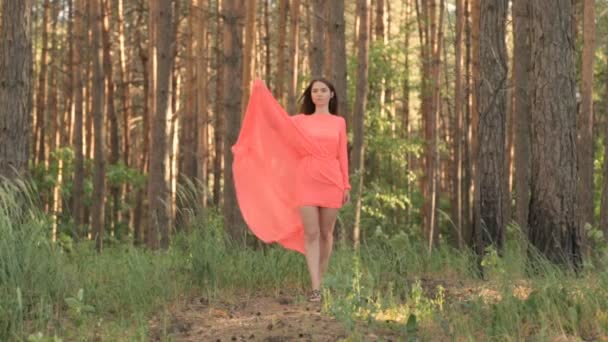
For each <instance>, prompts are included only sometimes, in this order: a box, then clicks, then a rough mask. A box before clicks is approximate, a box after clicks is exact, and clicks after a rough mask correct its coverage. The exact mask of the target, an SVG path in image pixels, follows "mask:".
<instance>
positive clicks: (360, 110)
mask: <svg viewBox="0 0 608 342" xmlns="http://www.w3.org/2000/svg"><path fill="white" fill-rule="evenodd" d="M357 15H358V17H359V24H360V26H359V36H358V37H357V40H358V41H359V49H358V51H357V61H358V62H357V88H356V93H357V95H356V97H355V105H354V108H353V118H354V119H353V126H354V135H353V149H352V151H351V158H350V160H351V164H352V165H353V169H354V170H353V173H355V174H358V176H359V177H362V176H363V174H362V170H363V148H364V133H365V132H364V118H365V107H366V104H367V92H368V87H367V82H368V59H369V33H370V2H369V0H358V1H357ZM362 186H363V182H361V181H359V190H358V191H357V193H358V194H361V187H362ZM357 201H359V199H357ZM357 207H358V208H359V209H360V206H359V205H358V206H357ZM356 215H359V214H358V213H356ZM359 231H360V228H359V225H358V224H355V227H354V231H353V240H354V241H353V242H354V244H355V247H356V246H358V245H359V243H360V241H359Z"/></svg>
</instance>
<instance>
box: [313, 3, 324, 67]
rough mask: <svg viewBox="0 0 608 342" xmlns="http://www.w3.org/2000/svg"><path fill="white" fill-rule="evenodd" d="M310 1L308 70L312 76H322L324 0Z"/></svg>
mask: <svg viewBox="0 0 608 342" xmlns="http://www.w3.org/2000/svg"><path fill="white" fill-rule="evenodd" d="M311 1H312V13H311V15H312V16H313V17H312V46H311V55H310V57H311V58H310V71H311V75H312V77H321V76H323V67H324V65H323V64H324V63H323V62H324V60H325V59H324V52H325V44H324V39H325V37H324V33H325V15H324V14H325V10H324V0H311Z"/></svg>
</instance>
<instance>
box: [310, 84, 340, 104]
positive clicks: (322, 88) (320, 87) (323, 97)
mask: <svg viewBox="0 0 608 342" xmlns="http://www.w3.org/2000/svg"><path fill="white" fill-rule="evenodd" d="M310 96H311V97H312V102H313V103H314V104H315V106H317V107H318V106H327V105H328V104H329V100H330V99H331V98H332V96H334V94H333V93H332V92H331V90H330V89H329V87H328V86H327V84H325V83H323V82H320V81H317V82H315V83H313V84H312V88H311V89H310Z"/></svg>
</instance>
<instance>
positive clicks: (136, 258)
mask: <svg viewBox="0 0 608 342" xmlns="http://www.w3.org/2000/svg"><path fill="white" fill-rule="evenodd" d="M34 194H35V189H32V188H31V187H30V186H29V185H27V184H26V183H20V182H17V183H15V182H8V181H3V182H0V236H1V238H0V341H11V340H25V339H27V337H28V336H29V335H30V334H32V333H41V334H42V335H43V336H46V335H49V336H53V335H58V336H62V337H65V338H66V340H88V339H92V338H93V337H94V336H97V335H99V334H100V335H101V336H105V337H106V338H107V339H109V340H116V339H120V340H143V341H146V340H148V336H147V328H148V327H147V324H148V320H147V319H146V316H149V315H150V314H152V313H154V312H155V311H157V310H159V308H161V307H162V305H163V304H166V303H167V302H168V301H172V300H174V299H175V298H177V297H178V296H180V295H182V294H184V293H186V292H187V291H188V289H189V288H190V286H191V284H192V281H191V280H190V279H191V277H189V272H187V271H186V269H187V268H188V266H187V264H186V263H187V257H186V256H185V255H183V254H181V252H182V251H181V250H180V249H177V248H173V249H171V250H170V251H169V252H152V251H148V250H145V249H138V248H134V247H132V246H129V245H116V246H112V247H108V248H106V249H105V250H104V252H103V253H101V254H98V253H96V252H95V251H94V246H93V245H92V243H91V242H81V243H78V244H76V245H75V248H73V249H70V250H69V251H68V250H63V249H62V248H61V247H60V246H59V245H58V244H55V243H52V242H50V236H49V232H50V231H51V225H50V221H49V220H48V219H47V217H46V216H45V215H44V214H43V213H42V212H41V211H40V210H38V209H37V208H38V206H37V205H36V203H35V200H34V199H35V198H36V197H35V195H34ZM79 293H80V294H81V295H82V296H79ZM85 309H86V310H85ZM134 325H135V327H134ZM129 334H134V335H132V336H130V335H129Z"/></svg>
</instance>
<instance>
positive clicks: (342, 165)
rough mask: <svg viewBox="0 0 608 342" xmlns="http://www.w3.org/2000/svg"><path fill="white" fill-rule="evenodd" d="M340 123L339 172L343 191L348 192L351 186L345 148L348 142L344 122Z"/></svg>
mask: <svg viewBox="0 0 608 342" xmlns="http://www.w3.org/2000/svg"><path fill="white" fill-rule="evenodd" d="M340 122H341V127H340V139H339V144H340V147H339V148H340V150H339V152H338V160H339V161H340V170H341V171H342V179H343V184H344V189H345V190H350V188H351V186H350V181H349V175H348V149H347V147H346V145H347V142H348V138H347V136H346V121H344V120H340Z"/></svg>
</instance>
